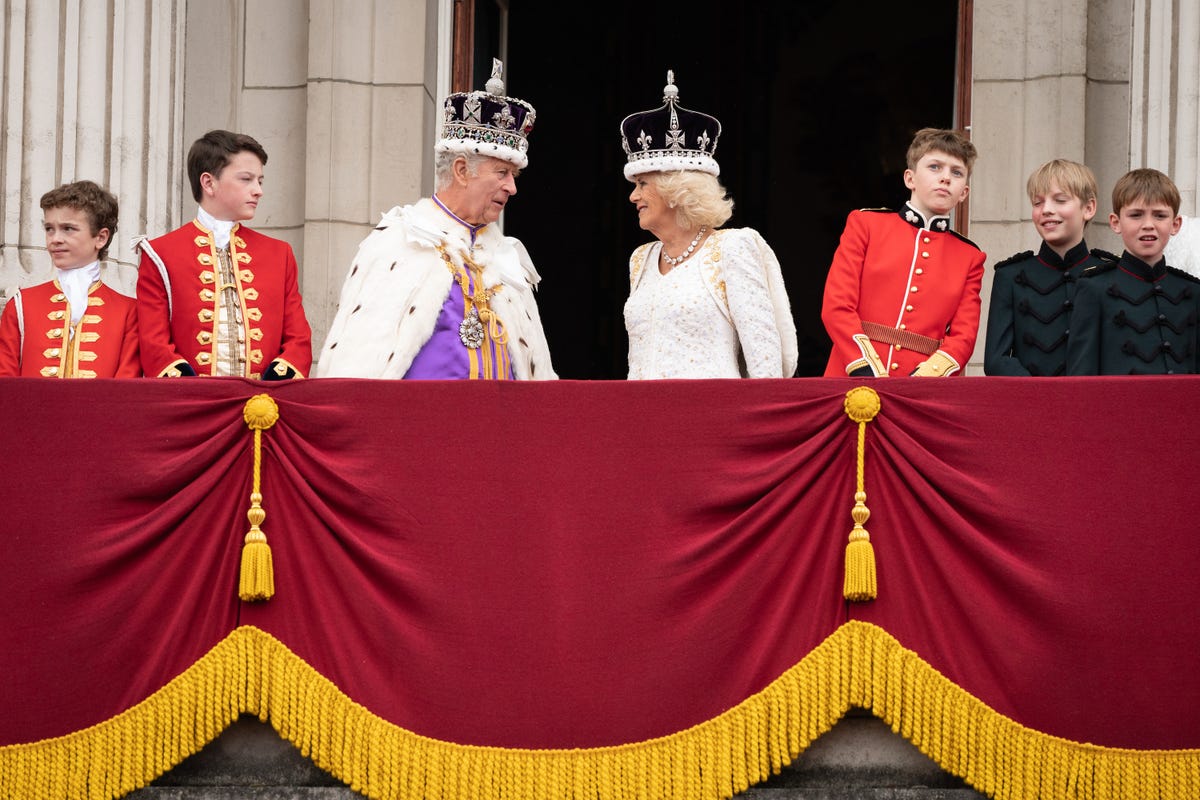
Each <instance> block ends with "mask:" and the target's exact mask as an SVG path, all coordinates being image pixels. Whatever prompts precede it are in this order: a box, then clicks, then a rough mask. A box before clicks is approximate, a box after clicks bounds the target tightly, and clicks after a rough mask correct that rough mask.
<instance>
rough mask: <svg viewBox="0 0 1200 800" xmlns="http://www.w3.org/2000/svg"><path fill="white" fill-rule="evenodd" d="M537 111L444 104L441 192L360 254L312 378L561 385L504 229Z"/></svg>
mask: <svg viewBox="0 0 1200 800" xmlns="http://www.w3.org/2000/svg"><path fill="white" fill-rule="evenodd" d="M535 116H536V115H535V112H534V110H533V106H531V105H529V103H526V102H525V101H524V100H518V99H517V98H515V97H508V96H507V95H505V93H504V81H503V80H502V78H501V64H500V62H499V61H496V60H494V61H493V62H492V77H491V79H490V80H489V81H488V82H487V85H486V88H485V89H484V90H483V91H473V92H458V93H455V94H452V95H450V96H449V97H447V98H446V100H445V103H444V104H443V117H442V127H441V136H440V137H439V139H438V142H437V144H436V145H435V147H434V155H435V164H434V169H435V173H436V191H435V192H434V194H433V196H431V197H426V198H422V199H420V200H418V201H417V202H416V203H413V204H412V205H407V206H396V207H395V208H393V209H391V210H390V211H388V212H387V213H385V214H384V215H383V218H382V219H381V220H380V222H379V225H378V226H376V228H375V230H374V231H372V232H371V234H370V235H369V236H367V238H366V239H364V240H363V241H362V243H361V244H360V245H359V248H358V253H357V255H356V256H355V258H354V262H353V264H351V266H350V271H349V273H348V275H347V276H346V282H345V284H343V286H342V294H341V302H340V303H339V305H338V311H337V315H336V316H335V317H334V320H333V324H332V326H331V327H330V330H329V336H328V337H327V338H326V340H325V346H324V348H323V349H322V351H321V354H320V357H319V359H318V362H317V368H316V372H315V374H316V375H317V376H324V377H356V378H427V379H441V380H446V379H468V380H509V379H516V380H545V379H550V378H555V377H557V376H556V375H555V373H554V368H553V367H552V365H551V362H550V348H549V345H548V344H547V343H546V335H545V333H544V332H543V330H542V323H541V317H540V315H539V314H538V307H537V301H536V299H535V298H534V290H535V289H536V288H537V285H538V282H539V281H540V280H541V278H540V276H539V275H538V273H537V270H536V269H534V266H533V262H532V260H531V259H530V258H529V254H528V253H527V252H526V251H525V247H524V246H523V245H522V244H521V242H520V241H519V240H517V239H516V238H514V237H511V236H505V235H504V234H503V233H502V232H501V231H500V229H499V227H498V221H499V219H500V215H501V213H502V212H503V211H504V209H505V207H506V206H507V204H508V202H509V200H510V199H511V198H512V196H513V195H515V194H516V193H517V185H516V181H517V177H518V176H519V175H520V171H521V169H523V168H524V167H525V166H526V165H527V164H528V163H529V157H528V152H529V134H530V132H531V131H532V130H533V123H534V119H535Z"/></svg>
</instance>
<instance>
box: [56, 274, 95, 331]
mask: <svg viewBox="0 0 1200 800" xmlns="http://www.w3.org/2000/svg"><path fill="white" fill-rule="evenodd" d="M98 280H100V262H99V261H93V262H92V263H90V264H88V265H87V266H83V267H75V268H74V269H59V270H58V285H59V286H60V287H61V288H62V290H63V294H65V295H66V296H67V302H68V303H70V304H71V324H72V325H74V324H75V323H77V322H79V320H80V318H81V317H82V316H83V314H84V312H85V311H87V301H88V290H89V289H91V288H92V284H93V283H95V282H96V281H98Z"/></svg>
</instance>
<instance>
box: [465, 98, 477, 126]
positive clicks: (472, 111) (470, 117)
mask: <svg viewBox="0 0 1200 800" xmlns="http://www.w3.org/2000/svg"><path fill="white" fill-rule="evenodd" d="M479 105H480V104H479V98H478V97H468V98H467V99H466V100H465V101H464V102H463V122H482V120H481V119H480V118H479Z"/></svg>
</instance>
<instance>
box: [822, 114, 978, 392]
mask: <svg viewBox="0 0 1200 800" xmlns="http://www.w3.org/2000/svg"><path fill="white" fill-rule="evenodd" d="M975 155H976V153H975V146H974V145H973V144H971V142H970V141H968V140H967V139H966V137H964V136H962V135H961V134H960V133H958V132H957V131H952V130H945V129H939V128H922V129H921V130H919V131H917V133H916V136H915V137H914V138H913V141H912V144H911V145H909V148H908V160H907V161H908V169H906V170H905V171H904V185H905V186H907V187H908V188H909V189H910V190H911V191H912V196H911V199H910V200H909V201H908V202H907V203H906V204H905V205H904V208H902V209H901V210H900V211H899V213H897V212H896V211H892V210H889V209H862V210H859V211H851V212H850V216H849V217H848V218H847V220H846V227H845V230H843V232H842V238H841V243H840V244H839V245H838V249H837V252H835V253H834V256H833V264H832V265H831V266H830V268H829V276H828V277H827V278H826V281H825V296H824V301H823V303H822V306H821V320H822V321H823V322H824V323H825V330H826V331H827V332H828V333H829V338H830V339H832V340H833V350H832V352H831V353H830V354H829V362H828V363H827V364H826V366H825V375H826V376H827V377H835V376H837V377H845V376H847V375H850V376H854V377H860V376H863V377H870V376H876V377H884V376H888V375H917V376H942V375H953V374H955V373H958V372H960V371H961V370H962V368H963V366H964V365H965V364H966V363H967V360H968V359H969V358H970V356H971V353H972V351H974V349H975V337H976V334H978V332H979V306H980V299H979V288H980V286H981V285H982V283H983V262H984V259H985V257H986V256H985V254H984V253H983V252H982V251H981V250H980V249H979V248H978V247H976V246H975V244H974V243H973V242H972V241H970V240H969V239H966V238H964V237H962V236H959V235H958V234H957V233H955V232H954V231H952V230H950V216H949V215H950V212H951V211H952V210H953V209H954V207H955V206H956V205H958V204H959V203H960V202H961V201H962V200H964V199H966V197H967V192H968V191H969V188H968V185H967V183H968V180H969V178H970V174H971V167H972V166H973V165H974V163H975Z"/></svg>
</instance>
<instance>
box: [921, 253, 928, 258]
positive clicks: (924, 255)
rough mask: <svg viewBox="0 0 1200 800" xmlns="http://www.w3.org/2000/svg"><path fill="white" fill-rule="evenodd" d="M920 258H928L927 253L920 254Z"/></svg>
mask: <svg viewBox="0 0 1200 800" xmlns="http://www.w3.org/2000/svg"><path fill="white" fill-rule="evenodd" d="M921 258H929V253H921Z"/></svg>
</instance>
